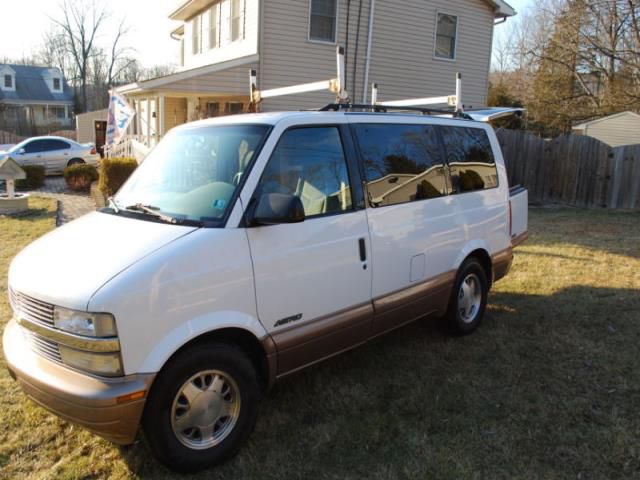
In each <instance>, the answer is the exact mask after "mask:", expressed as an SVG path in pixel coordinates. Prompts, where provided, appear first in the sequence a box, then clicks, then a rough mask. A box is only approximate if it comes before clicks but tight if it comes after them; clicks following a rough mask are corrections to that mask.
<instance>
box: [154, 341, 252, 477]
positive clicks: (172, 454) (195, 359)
mask: <svg viewBox="0 0 640 480" xmlns="http://www.w3.org/2000/svg"><path fill="white" fill-rule="evenodd" d="M259 400H260V389H259V386H258V379H257V376H256V372H255V368H254V366H253V364H252V362H251V360H250V359H249V358H248V357H247V356H246V355H245V354H244V352H242V351H241V350H240V349H239V348H237V347H235V346H233V345H228V344H223V343H213V342H211V343H204V344H200V345H196V346H194V347H192V348H189V349H187V350H185V351H183V352H181V353H179V354H178V355H177V356H176V357H175V358H174V359H172V360H171V362H170V363H169V364H168V365H167V366H166V367H165V368H164V369H163V370H162V371H161V372H160V374H159V375H158V377H157V378H156V380H155V382H154V385H153V388H152V389H151V392H150V394H149V398H148V400H147V404H146V406H145V411H144V415H143V418H142V427H143V430H144V433H145V436H146V438H147V441H148V442H149V445H150V447H151V450H152V452H153V453H154V455H155V456H156V458H157V459H158V460H159V461H160V462H161V463H163V464H164V465H166V466H167V467H168V468H170V469H172V470H175V471H177V472H185V473H190V472H196V471H199V470H202V469H204V468H208V467H212V466H214V465H217V464H219V463H221V462H223V461H224V460H227V459H229V458H230V457H232V456H233V455H235V454H236V453H237V452H238V450H239V449H240V447H241V446H242V445H243V444H244V442H245V441H246V440H247V438H248V437H249V434H250V433H251V431H252V430H253V427H254V425H255V421H256V418H257V414H258V403H259Z"/></svg>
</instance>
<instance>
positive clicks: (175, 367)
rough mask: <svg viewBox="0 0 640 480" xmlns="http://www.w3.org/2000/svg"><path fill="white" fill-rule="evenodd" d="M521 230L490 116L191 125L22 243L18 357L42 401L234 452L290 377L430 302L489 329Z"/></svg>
mask: <svg viewBox="0 0 640 480" xmlns="http://www.w3.org/2000/svg"><path fill="white" fill-rule="evenodd" d="M526 235H527V192H526V190H524V189H522V188H515V189H511V191H510V189H509V186H508V181H507V172H506V170H505V165H504V160H503V158H502V154H501V151H500V147H499V144H498V142H497V140H496V136H495V134H494V132H493V130H492V128H491V127H490V126H488V125H486V124H484V123H479V122H474V121H471V120H464V119H457V118H440V117H433V116H426V115H414V114H406V113H404V114H390V113H366V112H342V111H340V112H284V113H271V114H267V113H264V114H246V115H238V116H230V117H222V118H217V119H210V120H204V121H199V122H194V123H190V124H186V125H183V126H180V127H177V128H175V129H173V130H172V131H171V132H169V133H168V134H167V135H166V136H165V138H164V139H163V140H162V141H161V142H160V143H159V144H158V146H157V147H156V148H155V149H154V150H153V151H152V152H151V153H150V154H149V156H148V157H147V159H146V160H145V161H144V162H143V163H142V164H141V165H140V167H139V168H138V169H137V170H136V171H135V172H134V174H133V175H132V176H131V177H130V179H129V180H128V181H127V183H126V184H125V185H124V186H123V187H122V188H121V189H120V191H119V192H118V193H117V194H116V195H115V196H114V197H113V198H112V199H110V203H109V206H108V207H107V208H103V209H102V210H100V211H97V212H93V213H91V214H88V215H85V216H83V217H81V218H79V219H77V220H75V221H73V222H71V223H69V224H68V225H65V226H63V227H61V228H58V229H56V230H55V231H53V232H51V233H49V234H47V235H45V236H43V237H42V238H40V239H39V240H36V241H35V242H33V243H32V244H31V245H29V246H28V247H26V248H25V249H24V250H23V251H22V252H20V253H19V254H18V255H17V256H16V258H15V259H14V260H13V262H12V264H11V267H10V271H9V281H8V286H9V298H10V302H11V306H12V309H13V312H14V316H13V318H12V320H11V321H10V322H9V323H8V325H7V326H6V328H5V331H4V337H3V338H4V340H3V345H4V354H5V356H6V360H7V364H8V368H9V370H10V373H11V375H12V377H13V378H15V379H16V380H17V381H18V382H19V384H20V386H21V387H22V389H23V390H24V391H25V393H26V394H27V395H28V396H29V397H31V398H32V399H33V400H34V401H36V402H37V403H38V404H39V405H42V406H43V407H45V408H47V409H49V410H50V411H52V412H54V413H55V414H56V415H59V416H60V417H62V418H64V419H67V420H69V421H70V422H74V423H76V424H79V425H82V426H83V427H85V428H87V429H89V430H91V431H93V432H95V433H97V434H98V435H101V436H103V437H105V438H107V439H110V440H112V441H113V442H116V443H118V444H128V443H131V442H132V441H133V440H134V438H135V436H136V434H137V431H138V429H139V426H141V427H142V429H143V430H144V433H145V435H146V438H147V440H148V443H149V445H150V447H151V449H152V450H153V452H154V454H155V455H156V456H157V458H158V459H159V460H160V461H161V462H163V463H164V464H166V465H167V466H169V467H170V468H172V469H175V470H177V471H195V470H199V469H202V468H205V467H208V466H211V465H214V464H216V463H218V462H220V461H222V460H224V459H226V458H229V457H230V456H231V455H233V454H234V453H235V452H237V451H238V449H239V448H240V446H241V445H242V444H243V442H244V441H245V440H246V439H247V437H248V435H249V434H250V432H251V430H252V428H253V426H254V423H255V421H256V415H257V407H258V402H259V399H260V397H261V394H262V392H263V391H265V390H266V389H267V388H268V387H269V386H270V385H271V384H272V383H273V382H274V381H276V380H278V379H280V378H282V377H284V376H285V375H289V374H291V373H293V372H296V371H299V370H300V369H303V368H305V367H307V366H310V365H313V364H315V363H317V362H319V361H321V360H323V359H326V358H328V357H331V356H333V355H336V354H338V353H340V352H343V351H345V350H348V349H350V348H352V347H355V346H357V345H360V344H363V343H365V342H367V341H368V340H369V339H371V338H373V337H376V336H378V335H381V334H383V333H385V332H387V331H389V330H392V329H394V328H397V327H399V326H401V325H404V324H406V323H407V322H411V321H412V320H415V319H417V318H420V317H424V316H426V315H434V316H439V317H441V318H443V319H444V321H445V322H446V325H447V326H448V328H449V329H450V330H451V332H452V333H454V334H458V335H465V334H468V333H470V332H472V331H473V330H475V329H476V328H477V327H478V325H479V324H480V322H481V320H482V317H483V314H484V311H485V306H486V303H487V294H488V292H489V289H490V288H491V285H492V284H493V282H495V281H497V280H499V279H500V278H502V277H504V276H505V275H506V274H507V272H508V271H509V268H510V266H511V262H512V258H513V254H512V249H513V247H514V245H517V244H518V243H519V242H521V241H523V240H524V239H525V238H526ZM87 258H91V261H90V262H88V261H86V260H85V259H87Z"/></svg>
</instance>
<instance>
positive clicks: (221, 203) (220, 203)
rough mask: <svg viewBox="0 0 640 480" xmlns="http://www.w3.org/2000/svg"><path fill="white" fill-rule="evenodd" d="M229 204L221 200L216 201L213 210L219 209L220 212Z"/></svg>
mask: <svg viewBox="0 0 640 480" xmlns="http://www.w3.org/2000/svg"><path fill="white" fill-rule="evenodd" d="M226 204H227V202H226V201H225V200H223V199H221V198H219V199H217V200H214V201H213V205H212V207H213V208H217V209H218V210H224V206H225V205H226Z"/></svg>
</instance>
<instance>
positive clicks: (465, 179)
mask: <svg viewBox="0 0 640 480" xmlns="http://www.w3.org/2000/svg"><path fill="white" fill-rule="evenodd" d="M442 140H443V141H444V146H445V150H446V152H447V160H448V162H449V168H450V170H451V183H452V184H453V190H454V192H455V193H466V192H473V191H476V190H486V189H488V188H494V187H497V186H498V171H497V170H496V162H495V159H494V157H493V150H492V149H491V142H490V141H489V137H488V136H487V132H485V131H484V130H483V129H481V128H469V127H442Z"/></svg>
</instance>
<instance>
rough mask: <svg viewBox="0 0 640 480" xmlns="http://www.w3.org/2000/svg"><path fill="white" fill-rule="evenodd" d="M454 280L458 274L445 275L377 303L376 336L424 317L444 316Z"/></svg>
mask: <svg viewBox="0 0 640 480" xmlns="http://www.w3.org/2000/svg"><path fill="white" fill-rule="evenodd" d="M455 278H456V272H455V271H450V272H446V273H443V274H440V275H437V276H435V277H433V278H430V279H429V280H427V281H425V282H421V283H419V284H417V285H413V286H411V287H409V288H405V289H403V290H400V291H397V292H394V293H391V294H388V295H384V296H382V297H378V298H376V299H374V300H373V308H374V310H375V320H374V322H373V335H374V336H375V335H380V334H382V333H384V332H387V331H389V330H393V329H394V328H398V327H400V326H402V325H404V324H406V323H409V322H412V321H414V320H416V319H418V318H420V317H423V316H425V315H430V314H434V313H435V314H440V315H441V314H444V312H445V311H446V310H447V305H448V304H449V296H450V294H451V289H452V288H453V282H454V281H455Z"/></svg>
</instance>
